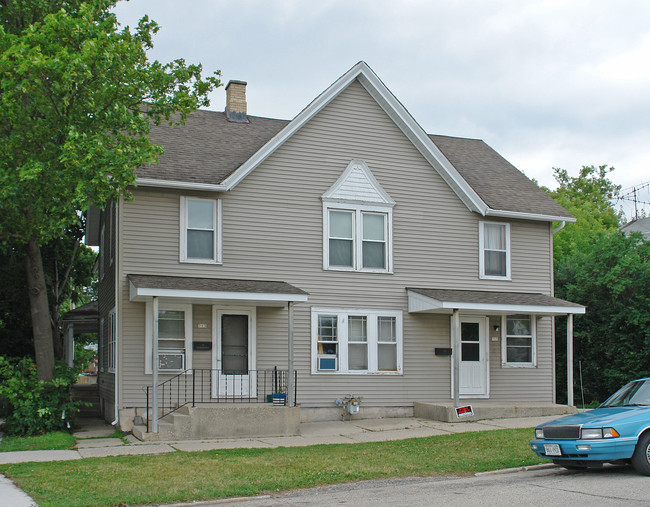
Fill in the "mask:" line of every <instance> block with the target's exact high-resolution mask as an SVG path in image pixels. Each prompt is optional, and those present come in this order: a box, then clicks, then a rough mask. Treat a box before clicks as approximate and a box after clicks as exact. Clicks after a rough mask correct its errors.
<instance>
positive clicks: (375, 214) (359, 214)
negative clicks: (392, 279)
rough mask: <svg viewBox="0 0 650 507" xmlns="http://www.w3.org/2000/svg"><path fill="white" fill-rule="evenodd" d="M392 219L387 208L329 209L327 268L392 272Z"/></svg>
mask: <svg viewBox="0 0 650 507" xmlns="http://www.w3.org/2000/svg"><path fill="white" fill-rule="evenodd" d="M391 218H392V213H391V210H390V209H385V208H384V209H380V208H378V207H371V209H365V208H363V207H361V206H353V205H350V206H346V207H333V206H326V207H325V224H326V226H325V231H326V241H325V252H324V268H325V269H336V270H348V271H372V272H384V273H385V272H391V271H392V265H391V264H392V255H391V254H392V249H391V245H390V234H391Z"/></svg>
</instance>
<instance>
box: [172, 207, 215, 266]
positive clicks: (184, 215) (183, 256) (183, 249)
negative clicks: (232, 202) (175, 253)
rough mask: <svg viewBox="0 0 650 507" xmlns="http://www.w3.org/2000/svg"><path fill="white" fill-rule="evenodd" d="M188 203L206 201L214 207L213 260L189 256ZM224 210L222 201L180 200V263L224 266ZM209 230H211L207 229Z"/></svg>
mask: <svg viewBox="0 0 650 507" xmlns="http://www.w3.org/2000/svg"><path fill="white" fill-rule="evenodd" d="M188 201H206V202H211V203H212V204H213V206H212V224H213V226H214V229H212V231H213V234H214V237H213V238H212V241H213V243H212V252H213V257H212V259H201V258H191V257H188V256H187V231H188V218H189V216H188V212H187V205H188ZM222 210H223V205H222V203H221V199H205V198H202V197H191V196H190V197H188V196H183V195H182V196H181V199H180V213H179V218H180V233H181V237H180V242H179V245H180V262H183V263H191V264H222V258H223V250H222V248H223V247H222V232H221V231H222V228H221V225H222V218H221V215H222ZM207 230H209V229H207Z"/></svg>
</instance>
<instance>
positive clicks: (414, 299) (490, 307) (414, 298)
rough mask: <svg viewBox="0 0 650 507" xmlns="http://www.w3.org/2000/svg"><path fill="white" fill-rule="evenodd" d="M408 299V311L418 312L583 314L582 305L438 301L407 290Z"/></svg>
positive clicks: (583, 308)
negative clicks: (456, 309)
mask: <svg viewBox="0 0 650 507" xmlns="http://www.w3.org/2000/svg"><path fill="white" fill-rule="evenodd" d="M407 294H408V299H409V312H410V313H419V312H428V313H449V314H451V312H452V311H453V309H454V308H458V309H459V310H468V311H480V312H490V313H493V314H503V313H531V314H538V315H567V314H584V313H585V310H586V308H585V307H584V306H581V307H574V306H538V305H512V304H502V303H464V302H458V301H439V300H437V299H434V298H431V297H428V296H425V295H423V294H419V293H417V292H413V291H411V290H409V291H407Z"/></svg>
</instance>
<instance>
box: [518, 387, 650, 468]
mask: <svg viewBox="0 0 650 507" xmlns="http://www.w3.org/2000/svg"><path fill="white" fill-rule="evenodd" d="M530 448H531V449H532V450H533V451H534V452H535V453H537V455H538V456H539V457H541V458H549V459H552V460H553V463H555V464H557V465H560V466H563V467H564V468H568V469H572V470H575V469H583V468H591V467H599V466H602V464H603V463H631V464H632V466H633V467H634V468H635V469H636V470H637V472H639V473H640V474H643V475H648V476H650V378H642V379H638V380H634V381H632V382H630V383H629V384H626V385H625V386H624V387H622V388H621V389H619V390H618V391H617V392H616V393H615V394H613V395H612V396H611V397H610V398H608V399H607V401H605V402H604V403H603V404H602V405H600V406H599V407H598V408H597V409H595V410H588V411H586V412H582V413H578V414H573V415H569V416H565V417H561V418H559V419H555V420H553V421H550V422H548V423H544V424H542V425H540V426H537V427H536V428H535V438H534V439H533V440H531V441H530Z"/></svg>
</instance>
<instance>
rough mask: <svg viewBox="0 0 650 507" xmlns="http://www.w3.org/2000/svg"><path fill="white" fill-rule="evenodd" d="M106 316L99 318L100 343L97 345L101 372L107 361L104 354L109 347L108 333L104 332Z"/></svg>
mask: <svg viewBox="0 0 650 507" xmlns="http://www.w3.org/2000/svg"><path fill="white" fill-rule="evenodd" d="M104 322H105V319H104V317H101V318H100V319H99V345H98V346H97V352H98V353H99V372H100V373H104V364H105V363H106V362H107V361H105V360H104V355H105V353H106V350H107V349H108V347H107V343H106V342H105V340H106V333H105V332H104Z"/></svg>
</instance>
